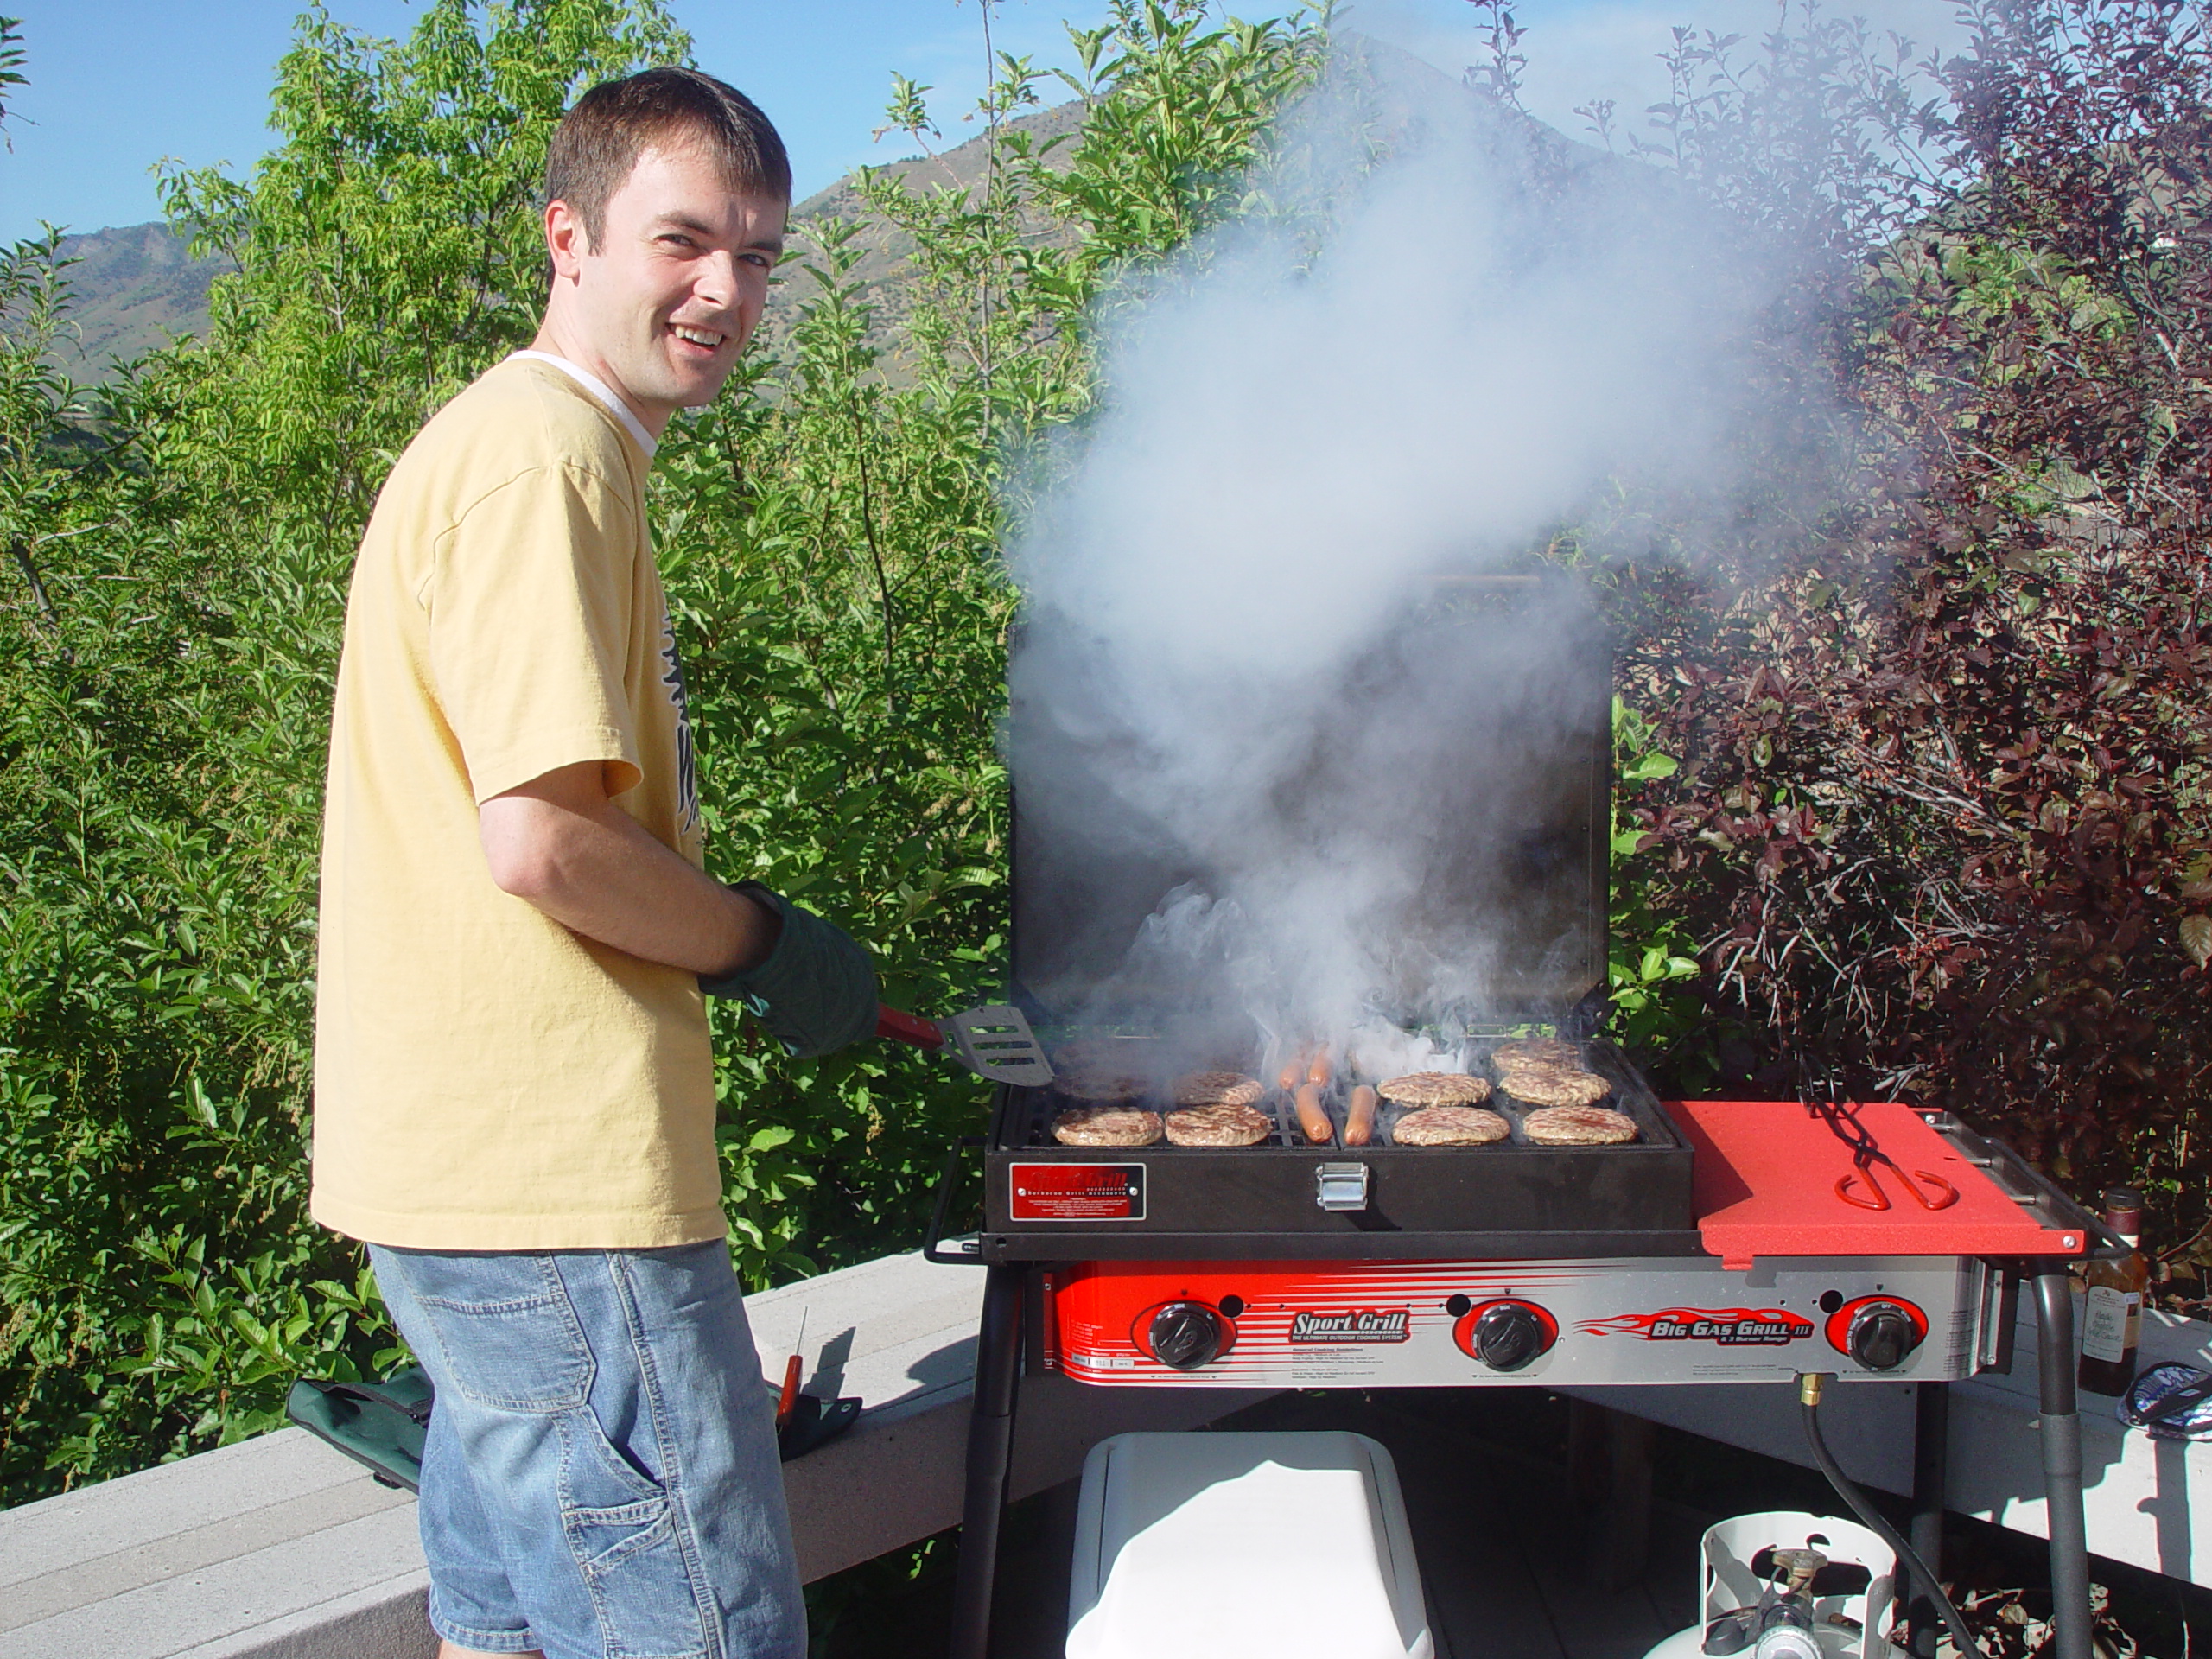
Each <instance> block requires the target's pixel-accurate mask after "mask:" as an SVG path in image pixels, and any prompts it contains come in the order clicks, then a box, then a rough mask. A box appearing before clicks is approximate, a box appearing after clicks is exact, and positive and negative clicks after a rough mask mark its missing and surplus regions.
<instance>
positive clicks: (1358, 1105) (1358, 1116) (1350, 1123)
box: [1344, 1084, 1376, 1147]
mask: <svg viewBox="0 0 2212 1659" xmlns="http://www.w3.org/2000/svg"><path fill="white" fill-rule="evenodd" d="M1375 1105H1376V1096H1375V1091H1374V1090H1372V1089H1370V1088H1369V1087H1368V1086H1367V1085H1366V1084H1360V1085H1359V1086H1358V1087H1357V1088H1356V1089H1354V1090H1352V1091H1351V1105H1350V1106H1349V1107H1348V1108H1346V1109H1345V1111H1344V1145H1346V1146H1348V1147H1363V1146H1365V1145H1366V1144H1367V1143H1368V1142H1369V1141H1370V1140H1372V1139H1374V1136H1375Z"/></svg>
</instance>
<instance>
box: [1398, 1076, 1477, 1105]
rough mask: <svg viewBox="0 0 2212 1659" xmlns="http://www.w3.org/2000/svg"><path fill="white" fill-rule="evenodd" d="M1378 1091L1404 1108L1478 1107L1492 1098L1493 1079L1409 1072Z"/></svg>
mask: <svg viewBox="0 0 2212 1659" xmlns="http://www.w3.org/2000/svg"><path fill="white" fill-rule="evenodd" d="M1375 1092H1376V1094H1378V1095H1380V1096H1383V1099H1385V1100H1393V1101H1395V1102H1397V1103H1399V1104H1400V1105H1402V1106H1474V1105H1478V1104H1480V1103H1482V1102H1484V1101H1485V1100H1488V1099H1489V1098H1490V1079H1489V1078H1488V1077H1469V1076H1468V1075H1467V1074H1466V1073H1465V1072H1464V1071H1409V1072H1408V1073H1407V1074H1406V1075H1405V1076H1404V1077H1392V1078H1391V1079H1389V1081H1388V1082H1387V1083H1383V1084H1378V1085H1376V1090H1375Z"/></svg>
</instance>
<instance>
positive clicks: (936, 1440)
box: [0, 1255, 1268, 1659]
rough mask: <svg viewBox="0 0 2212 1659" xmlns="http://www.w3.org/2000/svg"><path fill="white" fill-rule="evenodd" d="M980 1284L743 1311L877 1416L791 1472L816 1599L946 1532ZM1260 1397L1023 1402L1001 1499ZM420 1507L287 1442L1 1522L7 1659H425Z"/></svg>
mask: <svg viewBox="0 0 2212 1659" xmlns="http://www.w3.org/2000/svg"><path fill="white" fill-rule="evenodd" d="M982 1291H983V1274H982V1272H981V1271H980V1270H978V1269H976V1268H957V1267H933V1266H931V1264H930V1263H928V1262H924V1261H923V1260H922V1259H921V1258H920V1257H919V1256H918V1255H898V1256H888V1257H885V1258H884V1259H882V1260H880V1261H877V1262H868V1263H866V1264H864V1265H862V1266H861V1267H857V1268H847V1269H845V1270H843V1271H842V1272H839V1273H832V1274H823V1275H822V1276H821V1277H820V1278H817V1279H810V1280H807V1281H804V1282H802V1283H799V1284H795V1285H787V1286H785V1287H782V1288H780V1289H778V1290H772V1291H769V1292H766V1293H765V1294H761V1295H759V1296H753V1297H749V1298H747V1302H746V1308H747V1313H748V1314H749V1315H750V1317H751V1319H752V1322H753V1336H754V1339H755V1342H756V1343H757V1344H758V1346H759V1349H760V1361H761V1370H762V1373H763V1375H764V1376H781V1375H782V1373H783V1369H784V1361H785V1357H787V1356H788V1355H789V1354H790V1353H791V1347H792V1344H793V1343H794V1342H795V1341H796V1340H797V1338H798V1329H799V1325H800V1321H801V1319H802V1316H804V1320H805V1325H806V1347H805V1365H806V1378H807V1380H806V1383H805V1384H804V1386H805V1389H806V1391H807V1392H808V1393H810V1394H816V1395H823V1396H825V1397H828V1396H833V1395H840V1394H856V1395H860V1396H861V1398H862V1399H863V1400H865V1401H866V1402H868V1408H867V1410H866V1411H865V1413H864V1414H862V1416H861V1421H860V1422H859V1424H858V1425H857V1426H856V1427H855V1428H854V1429H853V1430H852V1432H851V1433H849V1434H847V1435H846V1436H845V1437H844V1438H843V1439H842V1440H837V1441H835V1442H833V1443H831V1444H830V1445H829V1446H824V1447H823V1449H822V1450H820V1451H819V1452H814V1453H813V1454H811V1455H810V1456H809V1457H805V1458H803V1459H799V1460H798V1462H796V1463H791V1464H786V1465H785V1494H786V1497H787V1499H788V1501H789V1503H790V1504H791V1528H792V1532H793V1534H794V1536H795V1538H796V1541H797V1542H798V1554H799V1564H800V1568H801V1571H802V1572H803V1573H804V1575H805V1577H806V1578H807V1579H808V1580H810V1581H811V1580H815V1579H818V1578H823V1577H826V1576H827V1575H828V1574H829V1573H835V1572H836V1571H838V1570H839V1569H841V1568H842V1567H850V1566H852V1565H854V1564H855V1563H856V1562H859V1561H864V1560H870V1559H872V1558H873V1557H874V1556H877V1555H880V1554H883V1553H884V1552H885V1551H887V1550H891V1549H895V1548H899V1546H900V1545H902V1544H906V1543H911V1542H912V1541H914V1540H916V1539H918V1538H924V1537H926V1536H928V1535H930V1534H931V1533H934V1532H938V1531H940V1530H942V1529H944V1528H946V1527H949V1526H952V1525H954V1524H956V1523H957V1522H958V1521H959V1519H960V1500H961V1469H962V1463H963V1454H964V1451H965V1446H966V1441H967V1430H968V1404H969V1390H970V1383H971V1380H972V1377H973V1374H974V1367H975V1344H976V1321H977V1319H978V1317H979V1316H980V1314H981V1312H982ZM1267 1397H1268V1395H1267V1393H1266V1392H1264V1391H1259V1390H1236V1391H1230V1390H1217V1389H1192V1390H1185V1389H1142V1390H1136V1389H1123V1390H1113V1391H1104V1390H1097V1389H1084V1388H1083V1387H1081V1386H1080V1385H1079V1384H1077V1383H1069V1382H1067V1381H1066V1380H1065V1378H1063V1377H1059V1376H1040V1377H1033V1378H1029V1379H1027V1380H1025V1382H1024V1383H1023V1385H1022V1392H1021V1419H1020V1425H1019V1428H1018V1433H1017V1440H1016V1453H1015V1459H1014V1489H1015V1491H1016V1493H1017V1495H1021V1496H1026V1495H1027V1494H1028V1493H1030V1492H1033V1491H1041V1490H1043V1489H1044V1488H1046V1487H1047V1486H1051V1485H1054V1484H1058V1482H1060V1481H1063V1480H1065V1479H1067V1478H1070V1477H1071V1476H1072V1475H1074V1474H1076V1473H1077V1471H1080V1469H1081V1468H1082V1465H1083V1459H1084V1454H1085V1453H1086V1452H1089V1451H1090V1447H1091V1446H1093V1445H1094V1444H1096V1442H1097V1441H1098V1440H1103V1439H1104V1438H1105V1437H1106V1436H1108V1435H1109V1434H1116V1433H1122V1431H1124V1430H1126V1429H1137V1428H1151V1429H1179V1428H1190V1427H1196V1426H1198V1424H1200V1423H1204V1422H1210V1421H1212V1420H1214V1419H1215V1418H1217V1417H1221V1416H1225V1415H1226V1414H1229V1413H1230V1412H1232V1411H1236V1410H1238V1409H1240V1408H1243V1407H1244V1406H1247V1405H1250V1404H1252V1403H1253V1402H1256V1401H1259V1400H1262V1399H1264V1398H1267ZM428 1583H429V1580H428V1577H427V1574H426V1573H425V1571H424V1568H423V1554H422V1547H421V1545H420V1543H419V1541H417V1538H416V1530H415V1506H414V1500H413V1499H412V1498H411V1497H410V1496H409V1495H408V1494H407V1493H405V1492H403V1491H392V1490H391V1489H389V1488H386V1487H382V1486H378V1484H376V1483H375V1482H374V1481H373V1480H372V1478H370V1476H369V1474H368V1472H367V1471H365V1470H364V1469H363V1468H361V1466H360V1465H358V1464H356V1463H353V1461H351V1460H350V1459H346V1458H345V1457H343V1456H341V1455H340V1453H338V1452H334V1451H333V1450H331V1449H330V1448H329V1447H327V1446H324V1445H323V1444H322V1443H321V1441H319V1440H315V1438H314V1437H313V1436H311V1435H309V1434H308V1433H305V1432H304V1431H302V1430H300V1429H284V1430H281V1431H279V1432H278V1433H274V1434H269V1435H264V1436H263V1437H262V1438H261V1439H259V1440H251V1441H247V1442H245V1443H243V1444H241V1445H238V1446H225V1447H223V1448H222V1449H220V1450H219V1451H215V1452H205V1453H202V1454H201V1455H200V1456H198V1457H193V1458H186V1459H181V1460H180V1461H178V1462H176V1463H172V1464H165V1465H162V1467H160V1468H157V1469H149V1470H147V1471H144V1472H143V1473H141V1474H136V1475H130V1476H127V1477H125V1478H123V1479H120V1480H112V1481H108V1482H105V1483H103V1484H99V1485H96V1486H88V1487H85V1488H82V1489H80V1490H79V1491H73V1492H69V1493H66V1494H64V1495H63V1496H61V1497H53V1498H48V1499H45V1500H44V1501H42V1502H40V1503H29V1504H25V1505H22V1507H20V1508H17V1509H14V1510H7V1511H4V1512H0V1659H431V1656H433V1655H434V1653H435V1649H436V1643H435V1642H434V1641H433V1640H432V1639H431V1637H430V1633H429V1625H428V1624H427V1623H426V1621H425V1619H424V1616H423V1605H424V1596H425V1592H426V1590H427V1586H428Z"/></svg>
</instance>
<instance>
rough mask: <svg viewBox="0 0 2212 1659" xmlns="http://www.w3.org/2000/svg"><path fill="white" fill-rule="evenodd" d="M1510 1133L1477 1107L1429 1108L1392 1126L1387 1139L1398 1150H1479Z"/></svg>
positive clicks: (1499, 1119)
mask: <svg viewBox="0 0 2212 1659" xmlns="http://www.w3.org/2000/svg"><path fill="white" fill-rule="evenodd" d="M1512 1132H1513V1131H1512V1130H1511V1129H1510V1128H1508V1127H1507V1125H1506V1122H1505V1120H1504V1119H1503V1118H1502V1117H1500V1116H1498V1115H1497V1113H1496V1112H1491V1111H1485V1110H1484V1109H1482V1108H1481V1107H1479V1106H1429V1107H1424V1108H1423V1109H1421V1110H1420V1111H1418V1112H1408V1113H1407V1114H1406V1115H1405V1116H1403V1117H1402V1118H1400V1119H1399V1120H1398V1121H1397V1122H1395V1123H1394V1124H1392V1125H1391V1126H1390V1139H1391V1140H1393V1141H1395V1142H1396V1143H1397V1144H1398V1145H1400V1146H1402V1147H1483V1146H1488V1145H1489V1144H1490V1143H1491V1141H1503V1140H1504V1139H1505V1137H1506V1136H1507V1135H1510V1134H1511V1133H1512Z"/></svg>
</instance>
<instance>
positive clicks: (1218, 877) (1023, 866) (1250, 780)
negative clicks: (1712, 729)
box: [1008, 575, 1612, 1023]
mask: <svg viewBox="0 0 2212 1659" xmlns="http://www.w3.org/2000/svg"><path fill="white" fill-rule="evenodd" d="M1008 677H1009V682H1010V687H1011V693H1012V711H1011V725H1010V730H1009V741H1008V753H1009V761H1010V764H1011V766H1012V770H1013V778H1014V845H1013V865H1014V935H1013V954H1014V987H1015V995H1016V997H1017V1000H1020V1001H1025V1002H1026V1003H1027V1005H1029V1006H1030V1007H1033V1008H1035V1009H1036V1010H1038V1011H1039V1013H1041V1014H1043V1015H1044V1016H1045V1017H1046V1018H1048V1019H1052V1020H1071V1021H1073V1020H1089V1021H1097V1020H1114V1019H1129V1018H1137V1019H1141V1018H1144V1017H1147V1015H1153V1016H1156V1015H1157V1014H1158V1013H1159V1011H1160V1010H1163V1009H1166V1010H1176V1011H1187V1010H1189V1009H1191V1008H1192V1007H1193V1006H1194V1004H1201V1003H1206V1002H1214V1003H1217V1004H1220V1005H1223V1006H1224V1007H1230V1006H1242V1007H1246V1008H1250V1009H1253V1010H1254V1011H1258V1012H1262V1013H1264V1009H1263V1008H1262V1007H1260V1005H1262V1004H1264V1003H1265V1002H1266V1001H1268V999H1269V998H1270V997H1272V996H1277V995H1280V996H1281V997H1282V998H1284V999H1285V1000H1286V1001H1287V1002H1289V1003H1291V1004H1294V1005H1297V1004H1303V1005H1304V1006H1302V1007H1293V1008H1291V1009H1290V1010H1289V1011H1290V1012H1293V1013H1300V1014H1307V1013H1311V1012H1313V1008H1314V1007H1316V1006H1320V1005H1333V1006H1335V1007H1343V1006H1344V1004H1345V1002H1346V1001H1348V1000H1349V1001H1358V1002H1363V1003H1364V1005H1365V1006H1366V1007H1370V1008H1372V1009H1375V1010H1376V1011H1379V1012H1382V1013H1383V1014H1387V1015H1389V1017H1391V1018H1393V1019H1397V1020H1402V1021H1405V1022H1408V1023H1411V1022H1414V1021H1419V1020H1441V1019H1454V1018H1456V1019H1460V1020H1490V1019H1500V1018H1511V1017H1516V1016H1535V1017H1552V1018H1556V1017H1558V1016H1560V1014H1564V1013H1565V1011H1566V1010H1567V1009H1568V1008H1570V1007H1573V1005H1574V1004H1575V1003H1577V1002H1579V1001H1581V1000H1582V999H1584V998H1585V997H1586V996H1587V995H1589V994H1590V993H1591V992H1592V991H1593V990H1595V989H1596V988H1598V987H1599V985H1601V984H1602V983H1603V982H1604V980H1605V915H1606V903H1607V894H1608V889H1607V880H1606V859H1607V851H1608V840H1609V832H1610V819H1611V697H1612V684H1611V654H1610V652H1609V650H1608V648H1607V645H1606V643H1605V635H1604V632H1603V630H1602V627H1601V626H1600V623H1599V618H1598V616H1597V613H1596V611H1595V608H1594V607H1593V606H1592V602H1591V601H1590V597H1589V595H1588V594H1587V591H1586V589H1585V588H1582V586H1581V585H1580V584H1579V583H1576V582H1571V581H1568V580H1566V579H1562V578H1555V577H1542V578H1539V577H1533V576H1496V575H1489V576H1484V575H1455V576H1445V577H1440V578H1439V579H1437V580H1435V581H1434V582H1433V583H1432V584H1430V585H1429V586H1428V587H1427V588H1426V589H1424V590H1423V591H1422V592H1421V594H1418V595H1417V596H1416V597H1415V598H1414V600H1413V601H1411V602H1410V603H1409V604H1408V606H1407V607H1405V608H1404V610H1403V611H1402V613H1400V614H1398V615H1397V616H1396V617H1395V619H1394V620H1393V621H1392V623H1391V625H1390V626H1387V627H1385V628H1383V630H1381V631H1380V632H1379V633H1378V635H1377V636H1376V638H1375V639H1374V640H1373V641H1372V642H1371V643H1370V645H1368V646H1367V647H1366V648H1365V649H1364V650H1363V651H1361V652H1358V653H1357V654H1356V655H1354V656H1352V657H1351V658H1348V659H1346V660H1344V661H1343V662H1342V663H1340V664H1334V665H1327V664H1317V665H1315V666H1314V668H1313V677H1310V678H1309V679H1307V680H1306V681H1305V682H1304V683H1302V684H1301V685H1300V686H1299V687H1298V688H1297V691H1296V694H1295V695H1291V696H1284V697H1282V698H1281V699H1280V700H1279V701H1278V702H1275V703H1274V705H1272V706H1270V707H1268V708H1267V709H1265V710H1264V711H1263V714H1264V720H1263V722H1262V723H1259V724H1256V725H1255V722H1254V720H1253V702H1252V699H1251V698H1249V696H1242V695H1239V691H1240V689H1239V688H1235V687H1231V688H1229V689H1228V690H1226V691H1225V692H1224V695H1223V696H1221V697H1220V698H1219V699H1218V701H1217V702H1216V703H1214V704H1211V705H1206V706H1192V707H1190V708H1188V709H1182V710H1179V714H1178V718H1179V720H1180V721H1182V729H1183V730H1184V731H1185V733H1186V734H1188V735H1189V739H1190V741H1191V743H1192V747H1194V748H1195V749H1197V750H1198V751H1199V752H1201V753H1204V754H1205V755H1206V756H1207V757H1209V760H1210V761H1211V763H1213V764H1215V765H1216V766H1217V772H1216V773H1215V774H1214V775H1212V776H1211V777H1201V778H1198V779H1195V780H1194V779H1193V778H1192V771H1191V767H1190V766H1189V765H1188V764H1187V760H1188V756H1187V755H1180V754H1175V753H1163V752H1162V747H1161V744H1160V741H1159V740H1158V739H1157V737H1156V736H1149V735H1147V732H1146V731H1144V730H1143V729H1141V728H1140V726H1139V724H1138V722H1137V721H1135V720H1134V719H1133V718H1132V717H1131V716H1130V715H1129V714H1128V701H1127V700H1126V698H1125V696H1124V694H1122V693H1121V692H1119V691H1118V690H1117V689H1116V688H1117V686H1118V685H1119V684H1120V682H1119V681H1117V679H1116V673H1115V671H1114V665H1113V664H1108V663H1106V662H1104V661H1103V660H1102V657H1101V653H1100V652H1099V650H1098V648H1097V646H1096V642H1095V640H1094V639H1092V638H1091V637H1090V634H1089V633H1088V632H1087V631H1086V630H1085V629H1084V627H1083V626H1081V625H1080V622H1079V621H1078V620H1076V619H1073V618H1071V617H1069V616H1068V615H1066V614H1065V613H1033V614H1032V615H1030V616H1029V617H1027V619H1026V620H1025V621H1024V623H1023V624H1022V626H1020V628H1019V629H1018V630H1017V631H1016V633H1015V636H1014V640H1013V642H1012V656H1011V662H1010V664H1009V673H1008ZM1155 729H1156V722H1155Z"/></svg>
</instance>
